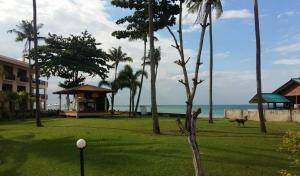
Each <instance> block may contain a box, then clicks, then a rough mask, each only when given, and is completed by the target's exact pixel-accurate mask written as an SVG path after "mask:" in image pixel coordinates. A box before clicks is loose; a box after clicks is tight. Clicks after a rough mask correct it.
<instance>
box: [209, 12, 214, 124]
mask: <svg viewBox="0 0 300 176" xmlns="http://www.w3.org/2000/svg"><path fill="white" fill-rule="evenodd" d="M211 11H212V8H211V7H210V10H209V50H210V58H209V103H208V104H209V108H208V110H209V112H208V116H209V123H213V99H212V93H213V90H212V89H213V88H212V85H213V33H212V17H211Z"/></svg>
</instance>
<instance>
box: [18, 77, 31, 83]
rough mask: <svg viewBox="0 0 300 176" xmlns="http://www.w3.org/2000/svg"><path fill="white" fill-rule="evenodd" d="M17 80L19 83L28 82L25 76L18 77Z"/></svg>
mask: <svg viewBox="0 0 300 176" xmlns="http://www.w3.org/2000/svg"><path fill="white" fill-rule="evenodd" d="M17 80H18V81H20V82H28V81H29V79H28V77H26V76H21V77H18V78H17Z"/></svg>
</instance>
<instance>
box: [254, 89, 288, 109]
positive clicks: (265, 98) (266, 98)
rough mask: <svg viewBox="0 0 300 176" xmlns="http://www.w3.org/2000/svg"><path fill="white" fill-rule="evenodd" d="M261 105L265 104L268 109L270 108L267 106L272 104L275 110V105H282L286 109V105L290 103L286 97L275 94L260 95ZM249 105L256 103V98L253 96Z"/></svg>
mask: <svg viewBox="0 0 300 176" xmlns="http://www.w3.org/2000/svg"><path fill="white" fill-rule="evenodd" d="M261 95H262V103H266V104H267V105H268V108H269V107H270V106H269V104H270V103H272V104H273V108H274V109H276V107H277V105H276V104H277V103H282V104H283V105H284V107H288V105H289V104H290V103H291V101H290V100H288V99H287V98H286V97H284V96H282V95H279V94H276V93H262V94H261ZM249 103H258V96H257V95H255V96H254V97H252V98H251V100H250V101H249Z"/></svg>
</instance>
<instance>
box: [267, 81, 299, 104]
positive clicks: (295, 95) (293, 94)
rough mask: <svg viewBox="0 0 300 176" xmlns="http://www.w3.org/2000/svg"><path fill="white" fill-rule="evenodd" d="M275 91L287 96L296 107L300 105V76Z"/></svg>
mask: <svg viewBox="0 0 300 176" xmlns="http://www.w3.org/2000/svg"><path fill="white" fill-rule="evenodd" d="M273 93H276V94H279V95H282V96H285V97H286V98H287V99H289V100H290V101H291V105H294V107H295V108H298V107H300V106H299V105H300V78H292V79H290V80H289V81H288V82H287V83H285V84H283V85H282V86H281V87H279V88H278V89H277V90H275V91H274V92H273Z"/></svg>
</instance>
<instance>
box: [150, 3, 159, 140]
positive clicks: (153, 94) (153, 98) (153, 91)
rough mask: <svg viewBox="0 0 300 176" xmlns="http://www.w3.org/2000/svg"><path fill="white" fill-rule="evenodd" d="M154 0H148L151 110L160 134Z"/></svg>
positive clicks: (154, 123) (155, 131) (154, 130)
mask: <svg viewBox="0 0 300 176" xmlns="http://www.w3.org/2000/svg"><path fill="white" fill-rule="evenodd" d="M153 3H154V1H153V0H148V13H149V43H150V63H151V64H150V73H151V112H152V119H153V132H154V133H155V134H160V128H159V121H158V115H157V103H156V86H155V61H154V29H153Z"/></svg>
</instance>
